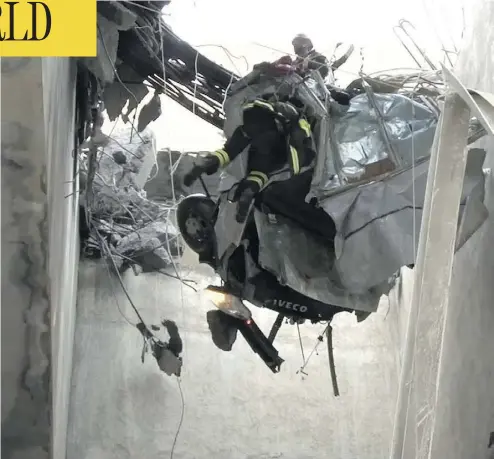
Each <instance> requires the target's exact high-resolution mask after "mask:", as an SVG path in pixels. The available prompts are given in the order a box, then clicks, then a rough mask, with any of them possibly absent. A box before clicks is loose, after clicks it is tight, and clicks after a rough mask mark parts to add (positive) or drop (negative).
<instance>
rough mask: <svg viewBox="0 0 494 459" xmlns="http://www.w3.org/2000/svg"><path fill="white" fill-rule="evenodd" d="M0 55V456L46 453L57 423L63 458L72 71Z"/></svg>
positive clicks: (70, 302)
mask: <svg viewBox="0 0 494 459" xmlns="http://www.w3.org/2000/svg"><path fill="white" fill-rule="evenodd" d="M1 65H2V81H1V84H2V87H1V108H2V112H1V122H2V130H1V138H2V190H1V191H2V197H1V199H2V268H3V269H2V457H4V458H12V459H24V458H26V459H27V458H33V459H34V458H36V459H42V458H48V457H50V445H51V443H52V442H51V436H52V425H54V426H56V428H61V429H62V430H61V431H60V432H61V436H59V434H58V433H59V432H57V433H56V434H55V435H54V443H53V451H54V453H55V455H54V456H53V457H57V458H63V457H64V440H65V435H64V432H63V424H64V422H65V423H66V421H64V419H66V402H64V399H65V400H66V398H67V395H66V387H67V383H68V381H67V377H69V376H70V371H68V370H67V368H68V367H70V358H67V357H66V356H70V355H71V354H72V348H71V346H72V344H71V336H70V335H71V333H72V329H73V325H72V322H73V321H72V318H73V312H74V306H75V302H74V297H73V294H74V291H75V283H74V282H75V276H74V270H75V262H76V258H77V257H76V256H75V255H76V252H75V243H76V237H77V236H76V235H77V232H76V231H75V228H76V226H75V222H76V221H77V210H78V208H77V206H74V199H75V198H74V197H71V196H69V197H67V198H65V196H66V195H67V194H70V193H72V191H73V190H72V188H73V187H72V185H71V184H70V181H71V180H72V177H73V166H72V165H73V156H72V150H73V145H74V144H73V115H74V82H75V79H74V78H75V72H74V67H73V63H72V62H71V61H69V60H67V59H50V60H45V59H40V58H23V59H14V58H9V59H2V62H1ZM66 181H69V183H68V184H67V183H65V182H66ZM62 353H63V355H64V356H65V357H62ZM64 387H65V388H64ZM64 403H65V406H64Z"/></svg>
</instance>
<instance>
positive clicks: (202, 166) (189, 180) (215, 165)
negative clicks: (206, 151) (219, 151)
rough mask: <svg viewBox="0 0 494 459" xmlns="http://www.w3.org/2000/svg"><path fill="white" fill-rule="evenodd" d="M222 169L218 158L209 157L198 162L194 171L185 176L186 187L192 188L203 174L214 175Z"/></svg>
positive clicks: (193, 168)
mask: <svg viewBox="0 0 494 459" xmlns="http://www.w3.org/2000/svg"><path fill="white" fill-rule="evenodd" d="M219 167H220V160H219V159H218V157H217V156H213V155H209V156H205V157H203V158H200V159H198V160H196V162H195V164H194V166H193V167H192V169H191V170H190V171H189V172H187V173H186V174H185V175H184V185H185V186H186V187H189V186H191V185H192V184H193V183H194V182H195V181H196V180H197V179H198V178H199V177H200V176H201V175H202V174H204V173H205V174H208V175H212V174H214V173H215V172H216V171H217V170H218V169H219Z"/></svg>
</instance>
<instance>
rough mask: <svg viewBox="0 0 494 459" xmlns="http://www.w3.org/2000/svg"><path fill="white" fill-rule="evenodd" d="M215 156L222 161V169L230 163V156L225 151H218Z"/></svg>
mask: <svg viewBox="0 0 494 459" xmlns="http://www.w3.org/2000/svg"><path fill="white" fill-rule="evenodd" d="M213 156H216V157H217V158H218V159H219V160H220V167H225V166H226V165H227V164H228V163H229V162H230V156H228V153H227V152H226V151H225V150H222V149H220V150H216V151H215V152H214V153H213Z"/></svg>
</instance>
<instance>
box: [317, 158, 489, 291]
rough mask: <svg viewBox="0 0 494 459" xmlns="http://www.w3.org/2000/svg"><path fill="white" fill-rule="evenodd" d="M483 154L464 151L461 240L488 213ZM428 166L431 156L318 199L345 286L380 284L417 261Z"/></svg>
mask: <svg viewBox="0 0 494 459" xmlns="http://www.w3.org/2000/svg"><path fill="white" fill-rule="evenodd" d="M484 158H485V151H484V150H479V149H474V150H471V151H470V152H469V155H468V161H467V169H466V174H465V181H464V185H463V192H462V201H461V202H462V205H461V209H460V221H459V234H458V240H459V241H460V242H461V244H463V243H464V242H465V241H466V240H467V239H468V237H469V236H471V235H472V234H473V233H474V232H475V230H476V229H478V228H479V226H480V225H481V224H482V223H483V222H484V220H485V218H486V216H487V209H486V208H485V206H484V204H483V198H484V194H483V189H484V174H483V171H482V164H483V161H484ZM428 168H429V160H425V161H423V162H422V163H421V164H419V165H417V166H415V168H409V169H408V170H406V171H404V172H402V173H400V174H397V175H394V176H390V177H388V178H386V179H384V180H382V181H376V182H373V183H369V184H366V185H362V186H360V187H357V188H352V189H349V190H347V191H345V192H343V193H340V194H337V195H333V196H331V197H329V198H327V199H325V200H322V201H321V205H322V207H323V209H324V210H325V211H326V212H327V213H328V214H329V215H330V216H331V217H332V218H333V220H334V222H335V225H336V229H337V236H336V241H335V246H336V260H335V270H336V271H337V272H338V274H339V276H340V279H341V282H342V285H343V286H345V288H347V289H349V291H351V292H361V291H364V290H365V289H367V288H369V287H370V286H373V285H378V284H379V283H381V282H383V281H384V280H386V279H387V278H388V277H389V276H390V275H392V273H394V272H396V271H397V270H398V269H399V268H401V267H402V266H406V265H410V264H413V263H414V262H415V260H414V244H415V246H417V244H418V239H419V232H420V224H421V219H422V208H423V204H424V196H425V187H426V183H427V173H428ZM414 192H415V200H414ZM466 218H468V221H466ZM414 224H415V230H414ZM457 248H458V247H457Z"/></svg>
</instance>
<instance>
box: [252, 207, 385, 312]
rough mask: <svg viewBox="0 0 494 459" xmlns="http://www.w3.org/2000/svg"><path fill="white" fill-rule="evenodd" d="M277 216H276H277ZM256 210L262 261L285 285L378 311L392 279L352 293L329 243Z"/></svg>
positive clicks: (340, 303) (330, 300) (328, 300)
mask: <svg viewBox="0 0 494 459" xmlns="http://www.w3.org/2000/svg"><path fill="white" fill-rule="evenodd" d="M273 217H274V216H273ZM273 217H271V218H270V216H268V215H266V214H264V213H262V212H260V211H258V210H255V221H256V227H257V231H258V235H259V264H260V265H261V266H262V267H263V268H264V269H266V270H268V271H270V272H272V273H273V274H275V275H276V276H277V278H278V280H279V282H280V283H281V284H282V285H287V286H289V287H291V288H293V289H294V290H296V291H298V292H300V293H302V294H303V295H306V296H308V297H310V298H313V299H315V300H318V301H322V302H324V303H329V304H333V305H336V306H341V307H345V308H351V309H357V310H362V311H371V312H374V311H376V310H377V306H378V304H379V298H380V297H381V295H382V294H383V293H387V292H388V291H389V288H390V287H389V286H388V283H384V285H382V286H380V288H371V289H368V290H367V291H365V292H362V293H360V294H353V293H350V292H349V291H348V290H347V289H346V288H344V286H343V285H342V283H341V279H340V277H339V273H338V271H337V270H335V265H334V255H333V254H332V253H331V252H330V249H329V244H328V243H327V242H326V243H324V242H323V241H321V240H318V239H316V238H315V237H314V236H313V235H312V234H310V233H308V232H307V231H305V230H303V229H302V228H300V227H298V226H295V225H294V224H293V223H291V222H290V221H289V220H287V219H285V218H283V217H279V216H276V218H273Z"/></svg>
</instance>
